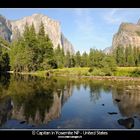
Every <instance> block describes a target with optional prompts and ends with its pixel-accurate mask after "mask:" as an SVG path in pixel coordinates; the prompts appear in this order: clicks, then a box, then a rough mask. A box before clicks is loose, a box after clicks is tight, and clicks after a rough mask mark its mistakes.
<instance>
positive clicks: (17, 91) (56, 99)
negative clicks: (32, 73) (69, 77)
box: [0, 78, 72, 125]
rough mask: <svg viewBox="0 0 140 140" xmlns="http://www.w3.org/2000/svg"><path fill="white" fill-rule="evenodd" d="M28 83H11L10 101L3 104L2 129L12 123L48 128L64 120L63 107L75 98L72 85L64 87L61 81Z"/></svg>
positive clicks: (18, 81)
mask: <svg viewBox="0 0 140 140" xmlns="http://www.w3.org/2000/svg"><path fill="white" fill-rule="evenodd" d="M26 80H27V79H26ZM26 80H25V79H22V78H21V79H20V80H19V79H16V80H15V79H11V82H10V86H9V88H8V91H7V93H8V96H9V97H10V98H9V99H6V100H5V99H1V101H0V125H2V124H4V123H5V122H6V121H7V120H10V119H15V120H19V121H25V122H26V123H27V124H32V125H41V124H47V123H48V122H49V121H51V120H53V119H56V118H58V117H59V116H60V114H61V108H62V105H63V104H64V103H65V102H66V101H67V100H68V98H69V97H70V96H71V95H72V84H70V83H69V82H68V83H67V84H66V83H65V84H64V85H60V82H61V81H59V83H57V82H55V83H54V81H53V80H52V81H51V80H50V81H46V80H39V79H30V81H26ZM25 81H26V82H25ZM10 106H12V107H13V108H10Z"/></svg>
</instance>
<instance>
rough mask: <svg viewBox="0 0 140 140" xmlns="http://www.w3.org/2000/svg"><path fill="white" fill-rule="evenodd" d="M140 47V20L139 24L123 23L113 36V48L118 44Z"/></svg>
mask: <svg viewBox="0 0 140 140" xmlns="http://www.w3.org/2000/svg"><path fill="white" fill-rule="evenodd" d="M129 45H131V46H132V47H140V21H139V22H138V23H137V24H133V23H122V24H121V25H120V27H119V30H118V32H117V33H116V34H115V35H114V36H113V41H112V48H113V49H114V48H116V47H117V46H124V47H128V46H129Z"/></svg>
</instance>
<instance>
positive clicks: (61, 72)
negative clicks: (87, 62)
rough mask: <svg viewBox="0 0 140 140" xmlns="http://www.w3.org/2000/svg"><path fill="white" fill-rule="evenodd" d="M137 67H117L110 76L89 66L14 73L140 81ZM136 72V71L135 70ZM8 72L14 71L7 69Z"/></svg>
mask: <svg viewBox="0 0 140 140" xmlns="http://www.w3.org/2000/svg"><path fill="white" fill-rule="evenodd" d="M139 70H140V68H139V67H117V69H116V71H114V73H113V74H112V75H111V76H104V75H98V74H100V73H101V72H100V69H99V72H98V69H94V70H92V71H91V69H90V68H89V67H83V68H80V67H79V68H63V69H52V70H48V71H36V72H19V73H16V74H22V75H34V76H39V77H51V76H57V77H69V78H80V79H81V78H88V79H95V80H113V81H140V74H139ZM135 71H136V72H137V73H136V72H135ZM9 73H14V72H13V71H9Z"/></svg>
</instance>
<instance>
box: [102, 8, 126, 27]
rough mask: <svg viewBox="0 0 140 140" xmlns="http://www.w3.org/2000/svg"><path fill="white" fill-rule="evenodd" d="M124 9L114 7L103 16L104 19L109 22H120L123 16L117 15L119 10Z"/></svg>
mask: <svg viewBox="0 0 140 140" xmlns="http://www.w3.org/2000/svg"><path fill="white" fill-rule="evenodd" d="M120 10H122V9H119V8H114V9H112V10H111V11H109V12H107V14H105V15H104V16H103V19H104V20H105V21H106V22H107V23H109V24H118V23H120V22H122V21H123V18H124V17H123V16H117V12H118V11H120Z"/></svg>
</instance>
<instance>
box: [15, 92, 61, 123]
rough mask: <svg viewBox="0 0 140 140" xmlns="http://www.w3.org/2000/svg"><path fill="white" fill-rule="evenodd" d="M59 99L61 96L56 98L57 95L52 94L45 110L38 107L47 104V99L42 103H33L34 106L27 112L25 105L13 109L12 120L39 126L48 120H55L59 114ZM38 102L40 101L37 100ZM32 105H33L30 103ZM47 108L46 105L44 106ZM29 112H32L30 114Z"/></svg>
mask: <svg viewBox="0 0 140 140" xmlns="http://www.w3.org/2000/svg"><path fill="white" fill-rule="evenodd" d="M61 98H62V94H60V96H58V94H57V93H53V101H52V104H51V106H50V108H49V109H47V108H44V107H42V108H39V106H41V104H42V106H45V105H43V104H45V102H46V104H47V102H49V101H48V100H47V98H46V99H45V98H44V100H43V102H44V103H43V102H40V103H39V102H38V103H39V104H38V103H34V104H36V105H35V106H36V107H35V106H34V105H33V106H34V108H32V107H31V108H30V109H29V110H28V109H27V108H26V107H29V106H28V105H27V104H26V103H23V105H22V106H21V107H20V108H19V109H18V107H16V106H15V107H14V109H13V110H12V118H16V119H17V120H25V121H27V122H28V123H29V124H34V125H40V124H44V123H45V124H47V123H48V122H49V121H50V120H52V119H56V118H58V117H59V116H60V113H61ZM38 100H40V99H39V98H38ZM32 104H33V103H32ZM46 106H47V105H46ZM31 110H32V111H33V112H34V113H32V112H31Z"/></svg>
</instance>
